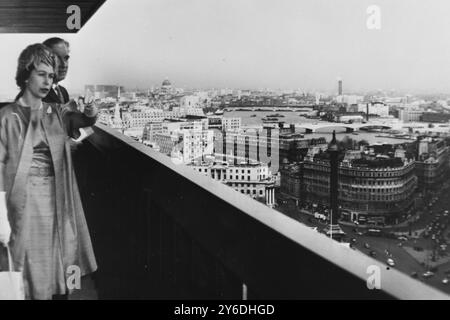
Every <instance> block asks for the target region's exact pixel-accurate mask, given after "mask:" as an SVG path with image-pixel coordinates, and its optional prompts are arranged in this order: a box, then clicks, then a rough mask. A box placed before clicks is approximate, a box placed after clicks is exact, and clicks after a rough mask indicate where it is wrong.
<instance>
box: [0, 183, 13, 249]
mask: <svg viewBox="0 0 450 320" xmlns="http://www.w3.org/2000/svg"><path fill="white" fill-rule="evenodd" d="M10 237H11V226H10V225H9V221H8V209H7V208H6V193H5V192H1V191H0V243H2V244H3V245H7V244H8V242H9V238H10Z"/></svg>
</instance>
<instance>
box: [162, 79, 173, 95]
mask: <svg viewBox="0 0 450 320" xmlns="http://www.w3.org/2000/svg"><path fill="white" fill-rule="evenodd" d="M161 91H162V92H165V93H169V92H171V91H172V84H171V83H170V81H169V79H165V80H164V81H163V82H162V85H161Z"/></svg>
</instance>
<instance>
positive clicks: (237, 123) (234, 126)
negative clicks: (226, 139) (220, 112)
mask: <svg viewBox="0 0 450 320" xmlns="http://www.w3.org/2000/svg"><path fill="white" fill-rule="evenodd" d="M222 130H224V131H239V130H241V118H226V117H223V118H222Z"/></svg>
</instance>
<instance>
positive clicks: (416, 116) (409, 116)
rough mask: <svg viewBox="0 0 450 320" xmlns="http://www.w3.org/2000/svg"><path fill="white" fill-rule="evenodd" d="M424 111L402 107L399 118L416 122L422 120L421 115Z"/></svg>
mask: <svg viewBox="0 0 450 320" xmlns="http://www.w3.org/2000/svg"><path fill="white" fill-rule="evenodd" d="M423 113H424V111H423V110H420V109H402V110H399V113H398V118H399V119H400V120H401V121H403V122H415V121H420V117H421V116H422V114H423Z"/></svg>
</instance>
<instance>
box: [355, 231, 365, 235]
mask: <svg viewBox="0 0 450 320" xmlns="http://www.w3.org/2000/svg"><path fill="white" fill-rule="evenodd" d="M356 234H357V235H358V236H363V235H364V233H362V232H361V231H358V232H357V233H356Z"/></svg>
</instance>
